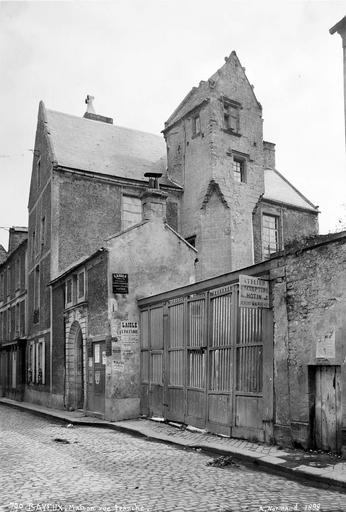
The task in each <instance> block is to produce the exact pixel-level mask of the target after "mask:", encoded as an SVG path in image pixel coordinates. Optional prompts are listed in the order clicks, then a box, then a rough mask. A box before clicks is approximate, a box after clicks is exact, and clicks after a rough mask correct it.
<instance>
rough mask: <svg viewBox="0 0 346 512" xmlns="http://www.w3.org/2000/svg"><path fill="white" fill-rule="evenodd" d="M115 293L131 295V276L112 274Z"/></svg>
mask: <svg viewBox="0 0 346 512" xmlns="http://www.w3.org/2000/svg"><path fill="white" fill-rule="evenodd" d="M112 288H113V293H123V294H127V293H129V275H128V274H119V273H116V274H112Z"/></svg>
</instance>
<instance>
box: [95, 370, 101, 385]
mask: <svg viewBox="0 0 346 512" xmlns="http://www.w3.org/2000/svg"><path fill="white" fill-rule="evenodd" d="M100 380H101V372H95V384H100Z"/></svg>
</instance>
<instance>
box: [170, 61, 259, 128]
mask: <svg viewBox="0 0 346 512" xmlns="http://www.w3.org/2000/svg"><path fill="white" fill-rule="evenodd" d="M237 75H238V76H237ZM239 76H240V79H241V80H242V81H243V87H242V91H241V92H242V95H243V94H244V91H243V88H244V86H245V87H246V88H247V89H248V94H249V96H251V98H252V99H253V100H254V101H255V103H256V104H257V105H258V107H259V108H260V109H261V108H262V107H261V104H260V103H259V101H258V100H257V98H256V96H255V93H254V90H253V86H252V85H251V84H250V82H249V80H248V78H247V76H246V73H245V68H243V67H242V65H241V63H240V61H239V59H238V56H237V54H236V52H235V51H232V52H231V54H230V56H229V57H226V58H225V64H224V65H223V66H222V67H221V68H220V69H218V70H217V71H216V72H215V73H214V74H213V75H212V76H211V77H210V78H209V79H208V80H206V81H205V80H202V81H201V82H200V83H199V85H198V87H193V88H192V89H191V90H190V91H189V93H188V94H187V95H186V96H185V98H184V99H183V100H182V102H181V103H180V104H179V105H178V107H177V108H176V109H175V110H174V112H173V113H172V114H171V115H170V117H169V118H168V120H167V121H166V122H165V128H164V130H163V132H166V131H167V130H168V129H169V128H170V127H172V126H173V125H174V124H175V123H176V122H178V121H179V119H181V118H183V117H185V116H187V115H189V114H190V113H191V111H193V110H194V109H196V108H198V107H199V106H200V105H201V104H202V103H206V102H207V101H208V100H209V98H210V96H211V95H214V89H216V90H218V89H220V88H221V89H222V88H223V84H222V82H223V80H224V79H226V80H227V81H228V82H229V83H232V82H234V93H235V96H237V93H238V92H239V84H238V82H239ZM233 99H236V98H233Z"/></svg>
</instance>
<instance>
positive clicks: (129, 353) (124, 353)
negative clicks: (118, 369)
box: [122, 349, 134, 360]
mask: <svg viewBox="0 0 346 512" xmlns="http://www.w3.org/2000/svg"><path fill="white" fill-rule="evenodd" d="M133 354H134V351H133V350H128V349H125V350H123V351H122V359H123V360H126V359H131V357H132V356H133Z"/></svg>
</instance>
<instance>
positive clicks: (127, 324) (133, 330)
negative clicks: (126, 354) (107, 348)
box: [120, 321, 138, 345]
mask: <svg viewBox="0 0 346 512" xmlns="http://www.w3.org/2000/svg"><path fill="white" fill-rule="evenodd" d="M120 337H121V343H122V345H124V344H132V343H137V342H138V322H131V321H123V322H121V327H120Z"/></svg>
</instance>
